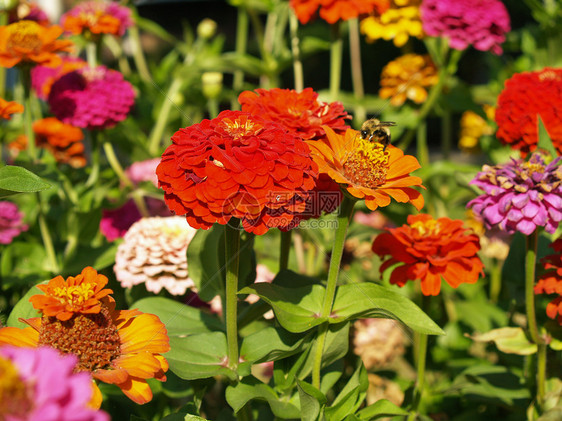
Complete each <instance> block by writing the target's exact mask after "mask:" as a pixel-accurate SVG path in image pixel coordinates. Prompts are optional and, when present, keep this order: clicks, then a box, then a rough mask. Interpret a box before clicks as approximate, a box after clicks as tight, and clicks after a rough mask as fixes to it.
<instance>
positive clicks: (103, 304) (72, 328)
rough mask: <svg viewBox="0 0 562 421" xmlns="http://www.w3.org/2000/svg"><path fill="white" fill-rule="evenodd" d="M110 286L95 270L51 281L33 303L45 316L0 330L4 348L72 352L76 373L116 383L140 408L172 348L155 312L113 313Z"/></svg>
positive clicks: (161, 375) (162, 375)
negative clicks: (165, 356)
mask: <svg viewBox="0 0 562 421" xmlns="http://www.w3.org/2000/svg"><path fill="white" fill-rule="evenodd" d="M106 284H107V278H106V277H105V276H103V275H100V274H98V273H97V272H96V270H95V269H93V268H91V267H87V268H85V269H84V270H82V273H81V274H80V275H77V276H76V277H72V276H71V277H69V278H68V279H67V280H66V281H65V280H64V279H63V278H62V277H61V276H57V277H56V278H53V279H51V280H50V281H49V283H48V284H47V285H41V286H39V288H40V289H41V290H42V291H44V292H45V295H34V296H33V297H31V299H30V301H31V302H32V304H33V306H34V307H35V308H36V309H37V310H40V311H41V312H42V313H43V317H41V318H39V317H36V318H31V319H27V320H23V321H24V322H26V323H27V324H28V325H29V326H31V327H28V328H25V329H18V328H15V327H5V328H2V329H0V345H14V346H21V347H39V346H50V347H52V348H55V349H58V350H59V351H60V352H62V353H64V354H74V355H76V356H78V358H79V363H78V366H77V370H78V371H89V372H90V373H91V374H92V377H93V378H94V379H97V380H99V381H102V382H104V383H110V384H115V385H116V386H118V387H119V388H120V389H121V390H122V391H123V393H124V394H125V395H127V396H128V397H129V398H130V399H131V400H133V401H134V402H136V403H138V404H143V403H146V402H149V401H150V400H151V399H152V391H151V390H150V387H149V386H148V384H147V382H146V379H150V378H155V379H157V380H160V381H165V380H166V376H165V372H166V371H167V370H168V363H167V361H166V359H165V358H164V357H162V356H161V355H160V354H163V353H165V352H168V351H169V350H170V344H169V338H168V334H167V331H166V327H165V326H164V324H163V323H162V322H161V321H160V319H159V318H158V317H157V316H155V315H153V314H145V313H142V312H140V311H138V310H121V311H117V310H115V301H114V300H113V298H111V296H109V294H110V293H111V292H112V291H111V290H109V289H104V287H105V285H106ZM96 389H97V388H96ZM97 394H98V395H99V391H97Z"/></svg>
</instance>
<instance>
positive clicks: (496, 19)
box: [420, 0, 511, 54]
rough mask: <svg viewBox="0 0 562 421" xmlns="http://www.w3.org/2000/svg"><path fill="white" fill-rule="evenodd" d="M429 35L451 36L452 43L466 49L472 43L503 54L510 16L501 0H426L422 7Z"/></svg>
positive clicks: (477, 46) (455, 46) (481, 48)
mask: <svg viewBox="0 0 562 421" xmlns="http://www.w3.org/2000/svg"><path fill="white" fill-rule="evenodd" d="M420 12H421V18H422V24H423V30H424V31H425V33H426V34H428V35H431V36H434V37H437V36H445V37H448V38H449V45H450V46H451V48H454V49H456V50H464V49H465V48H467V47H468V46H469V45H473V46H474V48H476V49H477V50H481V51H492V52H493V53H495V54H501V53H502V48H501V46H500V44H501V43H503V42H504V41H505V33H506V32H509V31H510V30H511V26H510V20H509V15H508V13H507V10H506V8H505V6H504V5H503V3H502V2H501V1H499V0H464V1H458V0H423V2H422V4H421V6H420Z"/></svg>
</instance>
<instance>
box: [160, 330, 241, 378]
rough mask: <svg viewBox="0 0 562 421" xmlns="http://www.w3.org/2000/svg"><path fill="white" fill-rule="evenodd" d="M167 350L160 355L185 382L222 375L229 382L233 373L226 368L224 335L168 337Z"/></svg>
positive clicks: (203, 334)
mask: <svg viewBox="0 0 562 421" xmlns="http://www.w3.org/2000/svg"><path fill="white" fill-rule="evenodd" d="M170 347H171V350H170V351H168V352H167V353H166V354H164V357H166V359H167V360H168V363H169V364H170V370H172V371H173V372H174V373H175V374H176V375H177V376H178V377H181V378H182V379H186V380H193V379H204V378H207V377H214V376H218V375H223V376H226V377H228V378H229V379H230V380H235V379H237V377H238V376H237V374H236V373H235V372H234V371H232V370H231V369H230V368H228V367H227V366H226V362H227V360H228V359H227V347H226V336H225V335H224V333H222V332H213V333H199V334H196V335H190V336H187V337H178V336H172V337H170Z"/></svg>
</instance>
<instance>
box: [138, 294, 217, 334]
mask: <svg viewBox="0 0 562 421" xmlns="http://www.w3.org/2000/svg"><path fill="white" fill-rule="evenodd" d="M131 308H138V309H139V310H140V311H142V312H144V313H151V314H155V315H157V316H158V317H159V318H160V321H161V322H162V323H164V324H165V325H166V329H167V330H168V336H183V337H185V336H188V335H195V334H199V333H208V332H214V331H222V330H224V326H223V324H222V322H221V321H220V320H218V319H217V318H215V317H213V316H212V315H210V314H207V313H205V312H203V311H201V310H199V309H197V308H195V307H191V306H188V305H185V304H182V303H179V302H177V301H174V300H170V299H169V298H163V297H148V298H143V299H142V300H139V301H137V302H135V303H134V304H132V305H131Z"/></svg>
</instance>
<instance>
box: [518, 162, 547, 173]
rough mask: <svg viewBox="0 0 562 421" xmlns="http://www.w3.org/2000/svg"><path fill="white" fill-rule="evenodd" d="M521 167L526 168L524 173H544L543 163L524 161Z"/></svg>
mask: <svg viewBox="0 0 562 421" xmlns="http://www.w3.org/2000/svg"><path fill="white" fill-rule="evenodd" d="M522 167H523V168H524V169H525V170H526V171H525V173H526V174H528V175H530V174H533V173H541V174H542V173H544V165H542V164H537V163H532V162H524V163H523V165H522Z"/></svg>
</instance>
